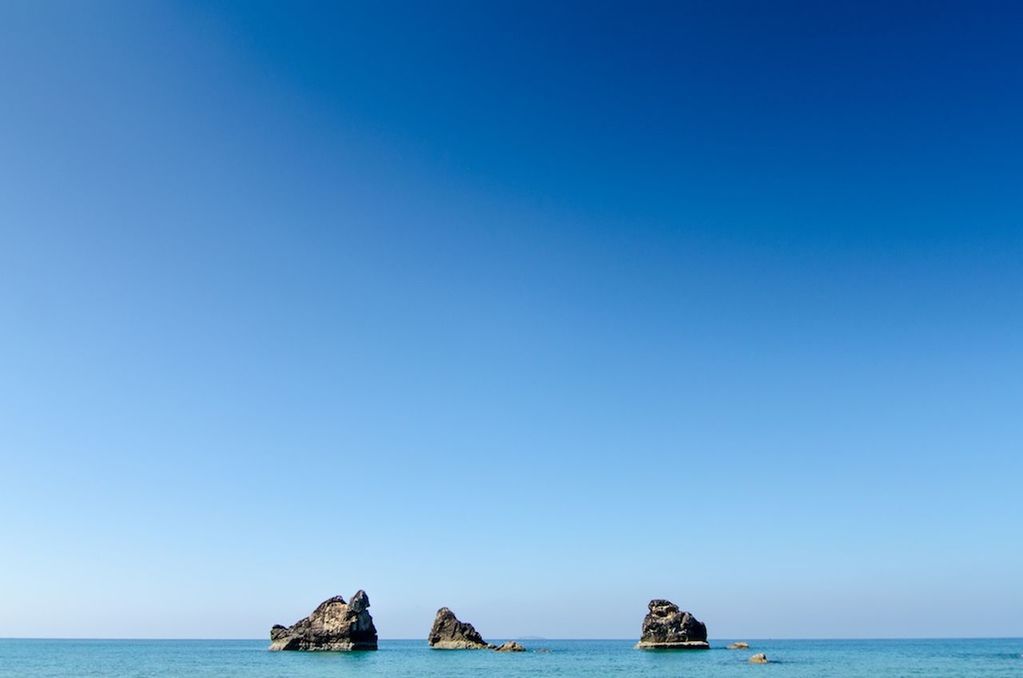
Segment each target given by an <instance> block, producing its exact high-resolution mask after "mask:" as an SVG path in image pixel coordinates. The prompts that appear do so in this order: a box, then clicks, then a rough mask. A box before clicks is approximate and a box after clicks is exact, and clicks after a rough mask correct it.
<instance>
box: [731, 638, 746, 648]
mask: <svg viewBox="0 0 1023 678" xmlns="http://www.w3.org/2000/svg"><path fill="white" fill-rule="evenodd" d="M728 649H729V650H747V649H749V643H747V642H744V641H741V640H740V641H739V642H736V643H729V644H728Z"/></svg>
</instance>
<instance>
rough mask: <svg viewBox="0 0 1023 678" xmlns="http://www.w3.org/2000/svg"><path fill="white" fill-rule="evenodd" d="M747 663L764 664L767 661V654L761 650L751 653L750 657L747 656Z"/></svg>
mask: <svg viewBox="0 0 1023 678" xmlns="http://www.w3.org/2000/svg"><path fill="white" fill-rule="evenodd" d="M749 663H750V664H766V663H767V655H766V654H764V653H763V652H761V653H759V654H755V655H753V656H752V657H750V658H749Z"/></svg>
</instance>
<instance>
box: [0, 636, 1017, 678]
mask: <svg viewBox="0 0 1023 678" xmlns="http://www.w3.org/2000/svg"><path fill="white" fill-rule="evenodd" d="M727 642H728V641H713V642H712V644H713V645H714V646H715V647H714V649H711V650H708V651H704V652H682V653H678V652H643V651H639V650H634V649H632V642H631V641H627V640H546V641H539V640H538V641H529V642H527V643H525V644H526V645H527V647H530V648H546V649H548V650H550V652H543V653H541V652H528V653H524V654H496V653H494V652H485V651H469V652H450V651H448V652H444V651H439V650H430V649H429V648H428V647H427V646H426V641H425V640H390V641H386V640H385V641H381V643H380V650H379V651H377V652H357V653H351V654H317V653H300V652H268V651H267V650H266V645H267V643H266V641H263V640H14V639H6V640H4V639H0V676H5V677H6V676H19V677H27V678H34V677H37V676H39V677H41V676H62V677H64V676H75V677H81V676H132V677H136V678H143V677H149V676H154V677H155V676H161V677H162V676H186V677H188V678H200V677H203V676H217V677H218V678H222V677H225V676H252V677H254V678H270V677H275V678H284V677H288V678H292V677H294V678H302V677H303V676H399V677H400V676H410V677H411V676H416V677H427V678H429V677H431V676H436V677H437V678H441V677H443V678H451V677H457V676H484V675H486V676H706V677H708V678H713V677H715V676H750V675H763V674H768V675H770V676H772V677H773V678H783V677H786V676H791V677H793V678H794V677H804V676H805V677H809V676H813V677H815V678H818V677H821V676H836V677H839V678H845V677H852V676H857V677H859V676H863V677H864V678H866V677H867V676H926V677H927V678H936V677H943V676H947V677H949V678H953V677H955V678H963V677H970V678H983V677H990V678H995V677H999V678H1001V677H1003V676H1004V677H1006V678H1008V677H1009V676H1012V677H1014V678H1019V677H1020V676H1023V656H1021V655H1023V639H991V640H947V641H946V640H876V641H862V640H773V641H766V640H765V641H750V649H749V650H725V649H722V648H724V645H725V644H726V643H727ZM754 652H766V653H767V655H768V657H770V658H771V659H772V661H776V662H777V663H772V664H767V665H763V666H757V665H751V664H747V663H746V660H747V659H748V658H749V656H750V655H751V654H753V653H754Z"/></svg>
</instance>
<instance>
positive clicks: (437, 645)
mask: <svg viewBox="0 0 1023 678" xmlns="http://www.w3.org/2000/svg"><path fill="white" fill-rule="evenodd" d="M426 640H427V642H429V643H430V647H432V648H434V649H437V650H483V649H486V648H489V647H493V646H492V645H489V644H488V643H487V642H486V641H485V640H483V637H482V636H481V635H480V634H479V632H478V631H477V630H476V629H475V628H474V627H473V625H472V624H469V623H467V622H463V621H458V617H456V616H455V613H454V612H452V611H451V610H449V609H448V608H446V607H442V608H440V609H439V610H437V616H436V617H434V619H433V627H432V628H431V629H430V635H429V636H427V639H426Z"/></svg>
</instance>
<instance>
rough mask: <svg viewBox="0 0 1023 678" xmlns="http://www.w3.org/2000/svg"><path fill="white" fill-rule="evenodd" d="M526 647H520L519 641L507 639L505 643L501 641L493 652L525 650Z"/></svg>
mask: <svg viewBox="0 0 1023 678" xmlns="http://www.w3.org/2000/svg"><path fill="white" fill-rule="evenodd" d="M525 651H526V648H524V647H522V645H521V644H520V643H516V642H515V641H514V640H509V641H508V642H507V643H502V644H501V645H499V646H498V647H497V648H495V652H525Z"/></svg>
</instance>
